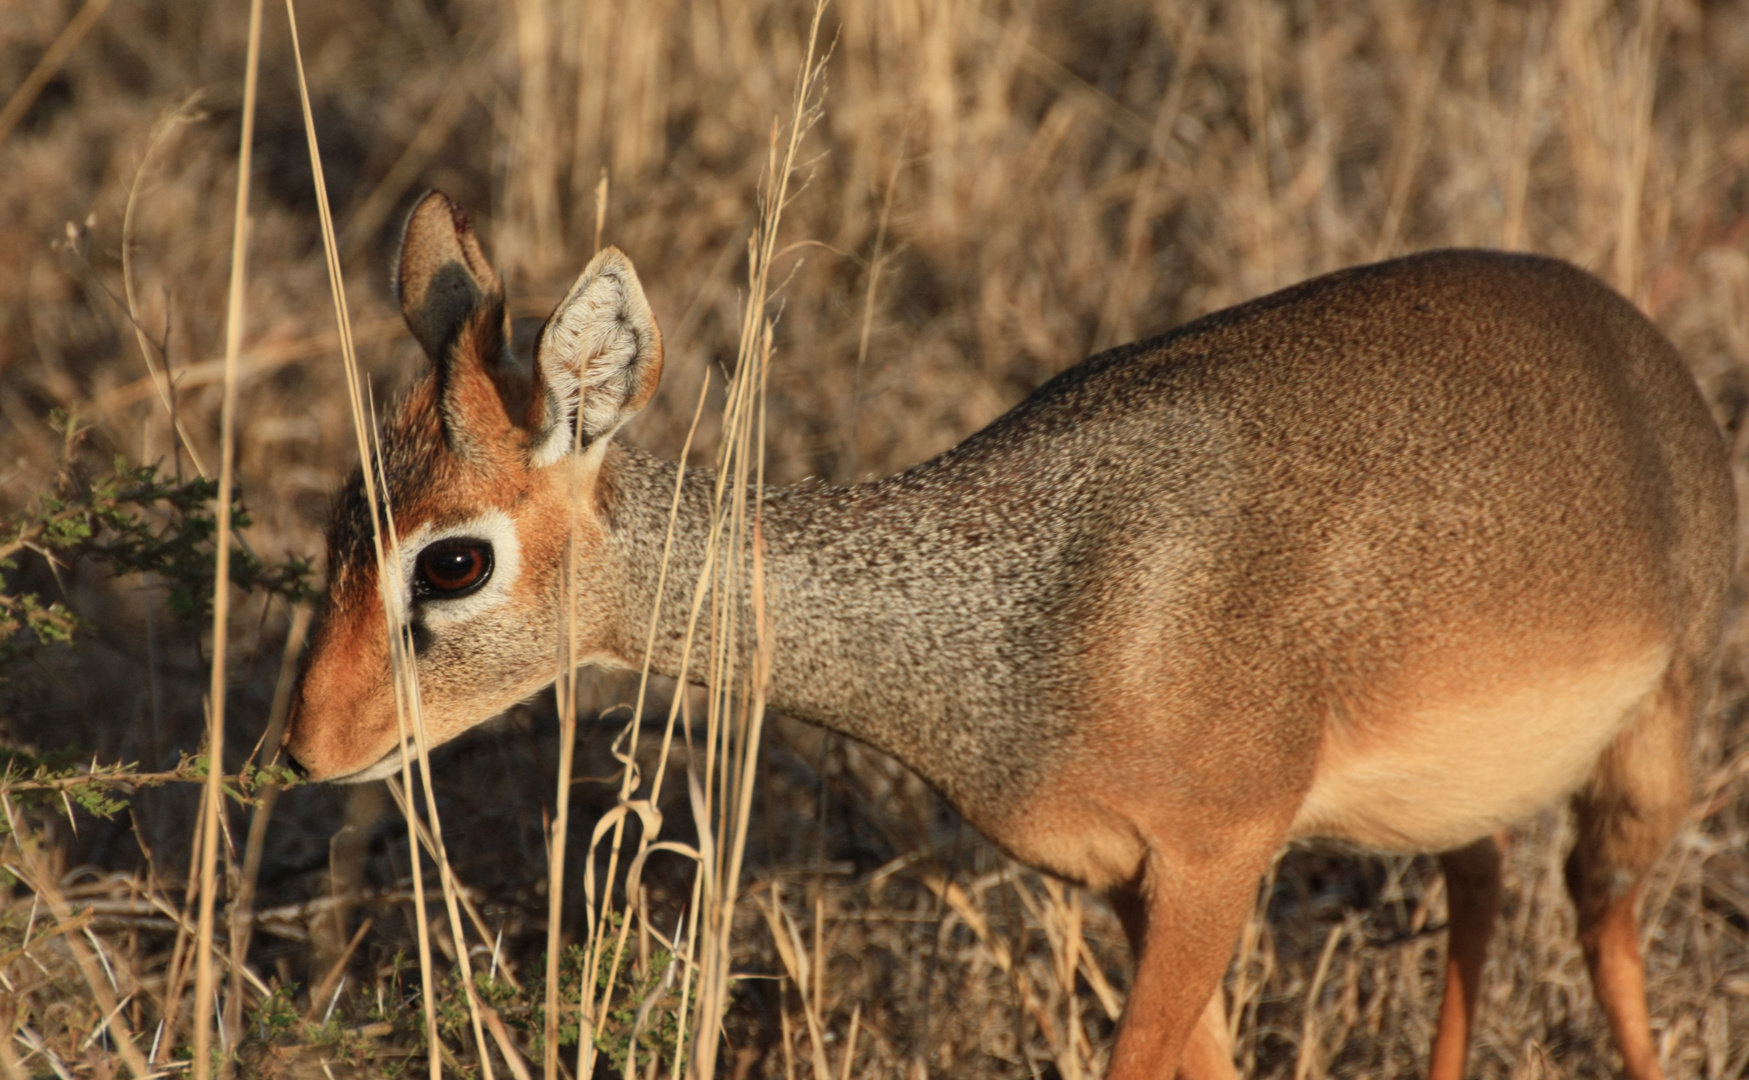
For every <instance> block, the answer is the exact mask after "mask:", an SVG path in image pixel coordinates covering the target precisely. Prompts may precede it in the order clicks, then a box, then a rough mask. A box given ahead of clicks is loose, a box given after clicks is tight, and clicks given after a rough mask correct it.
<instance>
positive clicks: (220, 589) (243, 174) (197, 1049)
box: [194, 0, 262, 1080]
mask: <svg viewBox="0 0 1749 1080" xmlns="http://www.w3.org/2000/svg"><path fill="white" fill-rule="evenodd" d="M261 3H262V0H250V2H249V46H248V50H249V51H248V59H247V61H246V66H245V68H244V75H243V134H242V141H241V143H240V145H239V146H238V148H237V202H236V212H235V216H234V217H233V218H232V221H231V287H230V295H229V299H228V301H227V304H226V311H225V394H224V404H223V406H222V407H221V412H220V420H219V496H218V506H217V508H216V511H217V517H218V532H217V537H216V539H215V540H214V543H215V544H216V545H217V548H218V552H217V565H216V567H215V569H214V572H213V655H212V684H211V687H210V688H209V690H208V702H209V704H208V707H207V782H206V798H205V801H204V803H203V804H202V811H201V813H202V817H203V819H204V824H203V826H202V828H201V837H200V918H199V923H198V925H199V932H198V938H197V941H196V946H195V949H196V951H195V969H194V1076H195V1080H207V1077H208V1076H210V1075H211V1073H212V1064H213V1062H212V1023H213V1001H214V990H215V981H214V972H213V905H214V902H215V900H216V899H217V896H218V853H219V825H220V820H219V819H220V815H222V814H223V813H224V809H225V806H224V799H225V794H224V775H225V646H226V643H227V638H228V636H229V634H228V628H229V626H230V616H231V599H230V598H231V492H232V486H233V484H234V483H235V465H236V427H237V354H238V353H239V352H241V351H242V349H243V287H244V282H245V280H246V278H245V266H244V260H245V258H246V256H247V254H248V247H249V176H250V171H251V165H252V161H253V147H254V143H255V94H256V88H257V85H258V83H259V81H260V73H261Z"/></svg>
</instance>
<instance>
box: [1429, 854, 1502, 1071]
mask: <svg viewBox="0 0 1749 1080" xmlns="http://www.w3.org/2000/svg"><path fill="white" fill-rule="evenodd" d="M1503 841H1504V834H1502V835H1501V836H1499V837H1492V836H1491V837H1485V838H1483V839H1481V840H1478V841H1476V842H1475V843H1473V844H1471V845H1470V846H1469V847H1464V848H1459V849H1457V850H1456V851H1448V852H1446V853H1445V854H1443V855H1441V856H1440V857H1439V865H1440V867H1441V868H1442V869H1443V870H1444V871H1445V895H1446V904H1447V907H1448V908H1449V909H1450V911H1451V917H1450V920H1449V923H1448V928H1447V931H1446V946H1445V997H1444V999H1443V1000H1442V1001H1440V1003H1439V1029H1438V1031H1437V1032H1435V1034H1434V1036H1433V1064H1432V1068H1430V1069H1429V1070H1428V1078H1429V1080H1462V1077H1463V1075H1464V1062H1465V1061H1466V1060H1467V1059H1468V1057H1469V1051H1470V1038H1471V1032H1472V1031H1473V1030H1474V1028H1475V1017H1476V994H1477V992H1478V991H1479V990H1480V989H1481V985H1482V962H1483V960H1484V959H1486V957H1487V953H1488V939H1489V937H1491V936H1492V935H1493V933H1494V923H1495V920H1497V919H1498V918H1499V917H1500V851H1501V848H1502V847H1503V846H1504V842H1503Z"/></svg>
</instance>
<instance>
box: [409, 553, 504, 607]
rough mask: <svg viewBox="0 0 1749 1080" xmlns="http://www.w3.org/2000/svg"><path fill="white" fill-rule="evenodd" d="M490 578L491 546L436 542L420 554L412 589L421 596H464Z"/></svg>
mask: <svg viewBox="0 0 1749 1080" xmlns="http://www.w3.org/2000/svg"><path fill="white" fill-rule="evenodd" d="M491 576H492V545H491V544H488V543H486V542H485V541H484V540H468V539H461V538H458V539H455V540H439V541H438V542H437V543H435V544H432V545H431V546H429V547H427V548H426V549H425V550H424V551H421V552H420V553H419V561H418V563H416V564H415V566H414V573H413V581H414V586H415V588H416V589H417V590H418V591H419V593H420V594H421V595H423V596H432V597H440V598H443V599H453V598H454V597H457V596H466V595H467V594H468V593H471V592H473V591H474V590H475V589H478V588H479V587H480V586H482V585H484V584H485V583H486V579H487V578H489V577H491Z"/></svg>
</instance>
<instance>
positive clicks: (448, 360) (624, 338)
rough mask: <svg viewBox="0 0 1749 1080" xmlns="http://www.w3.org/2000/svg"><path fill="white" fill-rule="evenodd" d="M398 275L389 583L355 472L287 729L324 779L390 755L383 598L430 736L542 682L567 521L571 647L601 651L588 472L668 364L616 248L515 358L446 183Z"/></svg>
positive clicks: (291, 746) (500, 306)
mask: <svg viewBox="0 0 1749 1080" xmlns="http://www.w3.org/2000/svg"><path fill="white" fill-rule="evenodd" d="M396 284H397V287H398V289H399V292H400V297H401V312H402V314H403V315H404V316H405V318H406V320H407V326H408V328H410V329H411V330H412V331H413V336H414V337H415V338H417V339H418V340H419V343H420V344H421V345H422V346H424V348H425V352H426V355H427V356H429V357H430V359H431V366H430V368H429V369H428V370H426V371H425V372H424V373H423V374H421V375H420V377H419V379H418V381H417V382H416V383H414V384H413V386H412V388H411V389H410V390H408V391H407V393H406V395H405V396H404V397H402V398H401V400H400V401H399V402H397V403H396V404H395V405H394V406H392V407H391V408H390V409H389V411H388V413H387V415H385V416H384V417H383V420H382V425H381V433H382V434H381V438H382V476H383V478H384V480H385V481H386V483H385V484H383V485H381V487H380V488H379V491H383V490H385V489H386V495H387V502H388V507H387V514H385V513H384V512H383V510H382V509H381V508H379V510H378V521H379V522H382V523H383V530H384V537H383V547H384V559H385V562H386V564H387V566H388V571H387V574H388V576H389V578H390V579H391V580H389V581H388V582H387V583H386V587H385V583H383V582H382V581H380V580H379V575H378V567H377V557H376V548H375V544H374V542H373V539H372V528H371V508H370V506H369V504H368V500H367V498H366V494H365V485H364V477H363V475H362V473H359V472H355V473H354V474H353V475H352V477H351V479H350V480H348V482H347V484H346V487H345V488H344V489H343V490H342V491H341V493H340V496H339V498H338V500H337V501H336V503H335V507H334V517H333V521H332V522H331V523H330V525H329V527H328V588H329V597H328V609H327V611H326V613H325V614H324V615H323V617H322V621H321V625H320V627H319V628H318V630H317V632H316V635H315V638H314V640H313V641H312V643H311V645H310V650H309V652H308V654H307V655H306V658H305V668H304V675H303V679H302V682H301V684H300V686H299V687H298V692H297V697H296V700H295V701H294V703H293V707H292V713H291V721H290V726H289V728H288V731H287V736H286V738H287V742H286V746H287V749H288V750H289V751H290V752H291V754H292V756H293V757H294V758H295V759H296V760H297V761H298V763H299V764H300V765H302V766H303V767H304V768H305V769H306V770H308V772H309V774H310V776H311V777H312V778H313V779H319V780H327V779H353V780H364V779H374V778H377V777H381V776H385V775H388V774H389V773H390V772H391V771H393V770H395V769H396V768H398V767H399V763H400V754H399V740H400V737H401V736H400V730H401V729H400V725H399V723H398V722H397V719H396V707H395V690H394V683H393V679H392V674H391V670H390V661H389V655H390V654H389V629H388V625H387V618H386V614H387V613H386V612H385V609H384V605H385V604H388V605H390V606H391V608H392V609H393V610H395V611H397V612H398V613H399V615H400V616H401V620H402V622H403V624H404V625H406V626H408V627H410V628H411V630H412V640H413V645H414V654H415V656H416V663H417V666H418V674H419V697H420V701H421V705H422V713H423V716H424V723H425V730H426V734H427V737H428V738H429V740H430V741H431V743H432V744H433V745H435V744H437V743H440V742H444V741H445V740H448V739H451V738H454V737H455V736H456V735H458V734H460V733H461V732H463V731H465V730H466V729H468V728H469V727H472V726H473V725H475V724H478V723H480V722H481V721H483V720H486V719H488V718H490V717H491V716H493V715H494V714H496V713H498V712H500V711H502V710H503V709H505V708H506V707H508V706H510V705H511V704H513V703H515V702H517V701H519V700H521V699H523V698H525V697H527V696H528V695H530V694H532V693H534V692H535V691H537V690H539V689H540V688H541V687H543V686H545V685H546V684H547V683H550V682H551V681H552V680H553V677H554V674H555V671H556V670H557V666H556V665H557V659H558V640H559V627H560V622H559V620H560V612H559V584H560V577H561V571H562V562H563V557H564V550H565V546H566V542H567V539H568V538H569V536H570V535H571V533H570V530H571V528H572V522H573V519H575V527H576V530H577V532H576V536H577V541H578V543H577V548H576V552H577V554H576V560H577V563H576V565H577V566H578V573H579V579H580V582H581V585H580V588H579V594H580V598H579V601H578V605H577V612H578V618H577V624H576V625H577V627H578V635H579V638H580V641H579V646H580V648H579V655H580V657H582V658H584V659H588V658H590V657H591V654H592V653H593V652H596V651H597V650H598V648H599V646H598V645H597V644H596V643H595V642H596V641H597V640H598V639H599V631H600V630H601V629H602V626H601V616H599V615H597V614H594V613H592V611H591V607H590V603H589V596H588V587H587V583H588V580H589V578H590V577H591V576H592V574H591V569H592V563H591V559H592V557H598V556H593V555H592V553H594V552H596V551H598V549H599V547H600V543H599V541H600V538H601V530H600V525H599V518H598V516H597V514H596V512H595V509H594V508H595V506H596V490H595V486H596V485H595V482H596V478H597V476H598V474H599V468H600V464H601V460H602V456H603V454H604V453H605V451H606V448H607V442H608V440H609V439H610V438H611V437H612V435H613V433H614V431H615V430H616V429H617V428H618V427H619V426H620V425H621V424H623V423H625V421H626V420H627V419H628V418H629V417H631V416H632V415H633V414H634V413H636V412H637V411H638V410H639V409H641V408H643V407H644V405H645V404H647V403H648V402H649V400H650V398H651V396H652V395H653V394H654V393H655V391H656V382H657V379H658V378H659V377H660V375H661V370H662V335H661V333H660V331H658V330H657V328H656V322H655V320H654V319H653V318H652V317H651V315H650V307H649V304H648V303H647V302H646V301H645V300H644V293H643V289H642V288H641V287H640V286H639V284H638V278H637V274H636V273H634V272H633V270H632V266H631V263H630V262H628V261H627V260H626V258H625V256H623V255H622V254H620V253H619V252H618V251H616V250H614V249H612V248H609V249H607V250H606V251H603V252H601V253H600V254H599V255H597V256H596V257H595V258H594V259H593V260H591V261H590V263H589V266H588V268H587V269H585V270H584V271H583V276H582V277H580V278H578V279H577V283H576V284H575V285H574V286H572V288H571V292H570V294H569V295H568V296H566V297H565V299H564V301H563V302H562V303H560V304H559V306H558V308H557V310H555V311H554V312H553V314H552V316H551V317H550V318H549V319H548V320H547V323H546V326H545V327H544V328H543V329H542V330H541V334H540V339H539V343H538V345H537V347H536V352H535V360H534V365H533V370H532V371H525V370H523V368H522V367H521V366H520V365H519V364H518V362H517V361H516V360H515V359H513V358H512V357H511V355H510V350H509V347H508V343H507V335H506V329H505V316H504V294H503V289H502V286H500V284H499V282H498V277H497V275H496V274H494V273H493V272H492V268H491V266H490V265H489V264H488V263H487V262H486V257H485V254H484V253H483V252H482V251H481V249H480V244H479V241H478V240H477V239H476V238H475V236H474V233H473V230H472V229H471V228H470V227H469V225H468V220H467V217H466V215H465V214H463V213H462V211H461V210H459V209H458V208H457V207H456V206H455V205H454V204H453V203H451V202H450V201H449V200H448V199H447V198H445V197H444V196H443V195H440V194H437V193H435V192H433V193H432V194H429V195H427V196H426V197H425V198H424V199H423V200H421V201H420V203H419V205H418V206H417V207H416V208H415V209H414V210H413V213H412V216H411V217H410V218H409V219H408V221H407V230H406V235H405V236H404V237H403V239H402V241H401V258H400V268H399V270H398V272H397V281H396ZM579 398H581V403H579ZM390 516H392V518H393V526H394V534H395V541H396V543H395V544H394V545H393V547H391V545H390V538H389V536H388V517H390Z"/></svg>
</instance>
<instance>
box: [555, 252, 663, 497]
mask: <svg viewBox="0 0 1749 1080" xmlns="http://www.w3.org/2000/svg"><path fill="white" fill-rule="evenodd" d="M641 300H642V297H641V296H635V295H633V294H632V293H631V291H630V290H628V289H627V288H626V283H625V280H624V278H623V277H622V276H621V275H620V273H619V272H618V269H617V268H616V267H613V266H608V267H603V268H602V269H601V270H599V271H597V272H595V273H593V274H584V276H583V277H582V278H581V279H579V280H578V282H577V284H576V285H574V286H573V287H572V289H571V295H569V296H567V297H566V298H565V301H564V303H562V304H560V305H559V310H558V312H557V313H556V314H554V316H553V320H552V322H551V323H549V324H548V325H547V328H546V330H545V331H544V332H543V333H542V334H541V340H540V365H541V378H542V380H543V381H544V382H545V383H546V386H547V388H548V393H549V394H550V395H551V401H553V402H557V403H558V406H559V408H558V413H559V417H560V418H561V419H562V418H564V417H570V416H573V415H577V414H578V413H579V410H578V403H577V394H578V390H579V389H581V390H582V394H583V402H582V409H581V415H580V416H578V422H580V423H581V424H582V430H583V434H584V435H585V436H586V441H590V442H594V441H596V440H601V439H607V438H609V437H611V436H612V435H613V433H614V430H615V429H616V428H618V427H619V425H620V422H621V417H620V410H621V407H622V406H624V404H625V402H626V400H627V399H628V398H630V397H631V395H632V391H633V389H634V384H635V382H636V379H637V367H638V360H639V358H640V355H641V354H642V352H643V351H644V350H645V349H647V348H648V347H649V341H648V337H649V332H648V326H649V311H648V308H647V306H645V305H644V304H642V303H640V301H641ZM640 308H643V310H639V309H640ZM579 371H581V372H582V378H581V379H579V377H578V372H579ZM550 415H551V410H550V409H549V416H550ZM572 438H573V432H572V429H571V426H570V425H569V424H565V423H558V424H555V425H554V426H553V430H551V431H549V432H548V433H547V437H546V441H545V442H544V443H542V445H541V446H540V448H539V449H538V450H537V451H536V452H535V455H534V459H535V464H537V465H551V464H552V463H553V462H555V461H558V460H559V459H560V458H562V457H564V455H565V454H566V453H567V452H568V451H569V450H570V449H571V442H572Z"/></svg>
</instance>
